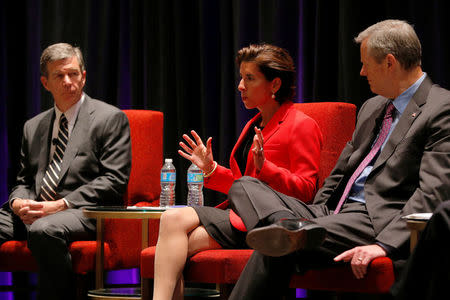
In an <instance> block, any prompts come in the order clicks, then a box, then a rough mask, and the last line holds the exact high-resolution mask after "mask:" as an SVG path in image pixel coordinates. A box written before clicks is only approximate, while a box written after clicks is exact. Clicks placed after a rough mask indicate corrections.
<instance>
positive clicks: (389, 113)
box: [334, 102, 395, 214]
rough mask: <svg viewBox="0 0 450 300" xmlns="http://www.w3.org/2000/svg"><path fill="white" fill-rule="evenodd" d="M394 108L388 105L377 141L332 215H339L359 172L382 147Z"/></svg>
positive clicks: (351, 178)
mask: <svg viewBox="0 0 450 300" xmlns="http://www.w3.org/2000/svg"><path fill="white" fill-rule="evenodd" d="M394 109H395V107H394V105H393V104H392V102H390V103H389V105H388V106H387V108H386V113H385V115H384V119H383V124H382V125H381V130H380V134H379V135H378V138H377V141H376V142H375V144H374V145H373V146H372V149H371V150H370V152H369V154H367V156H366V157H365V158H364V159H363V161H362V162H361V163H360V164H359V166H358V168H356V170H355V172H354V173H353V175H352V176H351V177H350V179H349V180H348V182H347V185H346V186H345V189H344V192H343V193H342V196H341V199H340V200H339V203H338V205H337V206H336V209H335V210H334V214H337V213H339V211H340V210H341V207H342V205H343V204H344V202H345V200H346V199H347V197H348V194H349V193H350V190H351V188H352V186H353V184H354V183H355V181H356V179H357V178H358V176H359V175H360V174H361V172H362V171H363V170H364V169H365V168H366V167H367V166H368V165H369V163H370V162H371V161H372V159H373V158H374V157H375V156H376V154H377V153H378V151H380V148H381V145H383V143H384V141H385V140H386V138H387V136H388V134H389V129H390V128H391V125H392V114H393V111H394Z"/></svg>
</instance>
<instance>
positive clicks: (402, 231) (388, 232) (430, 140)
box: [376, 99, 450, 249]
mask: <svg viewBox="0 0 450 300" xmlns="http://www.w3.org/2000/svg"><path fill="white" fill-rule="evenodd" d="M442 103H445V104H443V105H442V106H440V107H439V108H438V109H439V112H438V113H437V114H436V116H435V117H433V118H432V119H430V120H429V121H428V125H429V126H428V128H429V129H428V131H427V132H426V136H427V140H426V142H425V147H424V152H423V155H422V158H421V162H420V166H419V176H418V177H419V180H418V187H417V188H416V190H415V191H414V192H413V193H412V196H411V197H410V198H409V199H408V200H407V202H406V204H405V205H404V207H403V209H402V210H401V212H400V213H399V214H397V215H395V216H394V217H393V219H392V220H391V221H390V223H388V224H387V226H386V227H384V229H383V230H382V231H381V232H380V233H379V234H378V236H377V237H376V240H377V241H378V242H381V243H384V244H387V245H389V246H391V247H394V248H396V249H399V248H401V247H402V246H403V247H404V246H405V245H407V242H408V240H409V238H410V232H409V230H408V229H407V228H406V222H405V220H403V219H402V216H405V215H408V214H412V213H422V212H433V211H434V210H435V209H436V208H437V207H438V206H439V204H440V203H442V202H444V201H446V200H448V199H450V189H449V186H450V104H449V102H448V99H445V101H444V100H442Z"/></svg>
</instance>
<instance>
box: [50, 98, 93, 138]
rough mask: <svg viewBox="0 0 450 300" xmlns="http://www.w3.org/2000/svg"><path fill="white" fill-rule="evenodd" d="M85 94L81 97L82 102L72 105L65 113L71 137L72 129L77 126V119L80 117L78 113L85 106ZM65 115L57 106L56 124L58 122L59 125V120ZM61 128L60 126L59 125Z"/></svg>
mask: <svg viewBox="0 0 450 300" xmlns="http://www.w3.org/2000/svg"><path fill="white" fill-rule="evenodd" d="M85 98H86V97H85V94H84V93H83V94H82V95H81V99H80V101H78V102H77V103H75V104H74V105H72V106H71V107H70V108H69V109H68V110H66V112H65V113H64V115H65V116H66V119H67V122H68V130H69V136H70V133H71V132H72V128H73V126H74V124H75V120H76V119H77V116H78V112H79V111H80V107H81V105H82V104H83V102H84V100H85ZM62 114H63V112H62V111H60V110H59V109H58V107H57V106H56V104H55V115H56V117H55V122H58V124H59V119H60V118H61V115H62ZM58 126H59V125H58Z"/></svg>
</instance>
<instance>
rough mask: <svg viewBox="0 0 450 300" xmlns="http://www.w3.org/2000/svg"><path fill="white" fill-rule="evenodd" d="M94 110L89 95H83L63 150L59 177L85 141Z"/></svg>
mask: <svg viewBox="0 0 450 300" xmlns="http://www.w3.org/2000/svg"><path fill="white" fill-rule="evenodd" d="M93 112H94V108H93V107H92V105H90V98H89V96H87V95H86V96H85V100H84V102H83V104H82V105H81V107H80V111H79V112H78V116H77V119H76V121H75V125H74V127H73V129H72V133H71V134H70V138H69V141H68V143H67V147H66V151H65V152H64V158H63V161H62V164H61V176H60V177H59V178H60V181H61V178H63V177H64V175H65V174H66V172H67V170H68V168H69V166H70V164H71V162H72V161H73V159H74V158H75V156H76V155H77V153H78V149H79V147H80V146H81V145H82V144H83V143H85V142H86V140H85V137H86V133H87V132H88V131H89V127H90V124H91V114H92V113H93Z"/></svg>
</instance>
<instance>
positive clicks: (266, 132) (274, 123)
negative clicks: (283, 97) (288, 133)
mask: <svg viewBox="0 0 450 300" xmlns="http://www.w3.org/2000/svg"><path fill="white" fill-rule="evenodd" d="M293 105H294V103H292V102H287V103H284V104H283V105H282V106H281V107H280V108H279V109H278V110H277V112H276V113H275V114H274V115H273V116H272V118H271V119H270V121H269V122H268V123H267V125H266V127H264V129H263V131H262V133H263V138H264V144H265V143H267V141H269V140H270V138H271V137H272V136H273V135H274V134H275V132H277V131H278V129H280V124H281V123H283V122H284V120H285V119H286V117H287V115H288V112H289V109H290V108H291V107H292V106H293Z"/></svg>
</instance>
